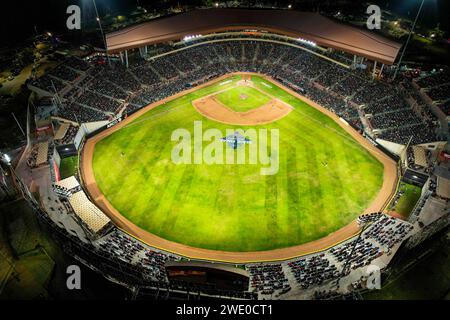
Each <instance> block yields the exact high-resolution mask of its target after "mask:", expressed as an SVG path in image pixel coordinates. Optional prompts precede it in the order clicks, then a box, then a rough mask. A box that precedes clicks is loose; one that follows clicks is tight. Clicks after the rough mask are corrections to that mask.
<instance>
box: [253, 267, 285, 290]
mask: <svg viewBox="0 0 450 320" xmlns="http://www.w3.org/2000/svg"><path fill="white" fill-rule="evenodd" d="M247 270H248V272H249V273H250V287H251V289H252V291H257V292H260V293H261V294H264V295H271V294H273V293H274V292H275V291H281V292H287V291H289V290H290V288H291V286H290V284H289V281H288V279H287V278H286V276H285V274H284V271H283V268H282V266H281V264H261V265H250V266H247Z"/></svg>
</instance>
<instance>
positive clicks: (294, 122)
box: [93, 76, 383, 251]
mask: <svg viewBox="0 0 450 320" xmlns="http://www.w3.org/2000/svg"><path fill="white" fill-rule="evenodd" d="M230 79H231V80H232V81H231V82H228V83H225V82H224V81H221V82H219V83H215V84H212V85H210V86H207V87H204V88H200V89H198V90H196V91H194V92H192V93H189V94H186V95H184V96H182V97H179V98H176V99H174V100H172V101H170V102H167V103H164V104H162V105H160V106H158V107H156V108H154V109H152V110H150V111H148V112H147V113H145V114H144V115H142V116H141V117H139V118H137V119H135V120H134V121H133V122H131V123H129V124H127V125H126V126H124V127H123V128H121V129H120V130H118V131H116V132H115V133H113V134H111V135H110V136H108V137H106V138H104V139H103V140H101V141H99V142H98V143H97V144H96V147H95V151H94V157H93V170H94V174H95V178H96V181H97V184H98V186H99V188H100V190H101V191H102V193H103V194H104V195H105V196H106V198H107V199H108V200H109V201H110V202H111V204H112V205H113V206H114V207H115V208H116V209H117V210H118V211H119V212H120V213H121V214H122V215H123V216H125V217H126V218H127V219H129V220H130V221H132V222H133V223H135V224H136V225H137V226H139V227H141V228H142V229H144V230H147V231H149V232H151V233H154V234H156V235H158V236H160V237H163V238H165V239H168V240H171V241H175V242H179V243H183V244H187V245H190V246H194V247H200V248H206V249H215V250H226V251H258V250H270V249H276V248H282V247H288V246H293V245H298V244H302V243H306V242H309V241H312V240H316V239H319V238H321V237H324V236H326V235H328V234H329V233H331V232H334V231H336V230H338V229H340V228H341V227H343V226H345V225H346V224H348V223H350V222H351V221H352V220H353V219H354V218H355V217H356V216H358V215H359V214H360V213H361V212H362V211H363V210H364V209H365V208H366V207H367V206H368V205H369V204H370V202H371V201H372V200H373V199H374V198H375V196H376V195H377V192H378V191H379V189H380V188H381V186H382V182H383V165H382V164H381V163H380V162H379V161H378V160H377V159H376V158H374V157H373V156H372V155H371V154H370V153H369V152H368V151H366V150H365V149H364V148H363V147H362V146H361V145H359V143H358V142H356V141H355V140H354V139H353V138H352V137H351V136H350V135H349V134H348V133H346V132H345V131H344V130H343V129H342V128H341V127H340V126H339V125H338V124H336V123H335V122H334V121H333V120H332V119H330V118H329V117H328V116H326V115H324V114H323V113H321V112H320V111H318V110H316V109H315V108H313V107H311V106H309V105H308V104H306V103H305V102H303V101H302V100H300V99H298V98H296V97H294V96H292V95H291V94H289V93H288V92H286V91H284V90H283V89H281V88H279V87H277V86H276V85H275V84H273V83H271V82H268V81H267V80H265V79H263V78H260V77H253V78H252V80H253V82H254V84H255V86H257V87H258V88H260V89H261V90H263V91H264V92H266V93H267V94H262V93H260V92H258V90H255V89H253V90H254V91H256V92H258V94H260V95H261V96H262V97H266V96H273V97H275V96H276V97H277V98H279V99H281V100H282V101H284V102H286V103H288V104H290V105H291V106H292V107H294V110H293V111H292V112H291V113H289V114H288V115H287V116H286V117H284V118H283V119H280V120H278V121H276V122H273V123H271V124H268V125H261V126H245V127H244V128H243V129H249V128H255V129H259V128H265V129H278V130H279V137H280V143H279V149H278V150H279V171H278V173H277V174H276V175H267V176H263V175H261V174H260V168H261V167H262V165H260V164H240V165H232V164H229V165H219V164H213V165H206V164H197V165H194V164H178V165H176V164H174V163H173V162H172V160H171V152H172V149H173V147H174V146H175V144H176V143H177V142H172V141H171V135H172V132H173V131H174V130H176V129H179V128H185V129H186V130H187V131H189V132H190V133H191V134H192V133H193V122H194V121H198V120H201V121H202V126H203V130H206V129H209V128H215V129H218V130H221V132H225V129H233V130H235V129H237V128H241V127H242V126H241V127H238V126H232V125H226V124H222V123H217V122H214V121H212V120H209V119H207V118H205V117H203V116H202V115H201V114H199V113H198V112H197V111H196V109H195V108H194V107H193V106H192V104H191V101H193V100H195V99H198V98H201V97H203V96H206V95H209V94H212V93H214V92H218V91H222V90H224V89H228V88H233V87H234V86H235V84H236V81H238V80H240V79H241V78H240V77H239V76H234V77H232V78H230ZM233 94H234V93H233ZM238 97H239V94H238ZM262 97H261V99H262ZM255 101H256V99H255ZM239 102H240V101H239ZM227 103H231V102H227ZM230 107H235V108H236V106H230ZM209 143H210V142H203V147H205V146H206V145H208V144H209ZM270 144H271V141H269V142H268V145H267V147H269V146H270ZM224 145H225V144H224Z"/></svg>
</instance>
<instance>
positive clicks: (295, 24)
mask: <svg viewBox="0 0 450 320" xmlns="http://www.w3.org/2000/svg"><path fill="white" fill-rule="evenodd" d="M243 28H244V29H247V28H259V29H263V30H266V31H269V32H274V33H279V34H284V35H287V36H291V37H295V38H303V39H306V40H310V41H314V42H316V43H317V44H318V45H321V46H325V47H330V48H335V49H339V50H342V51H345V52H349V53H352V54H356V55H358V56H363V57H366V58H368V59H370V60H375V61H378V62H382V63H385V64H389V65H391V64H393V63H394V61H395V58H396V56H397V54H398V52H399V50H400V47H401V44H399V43H397V42H394V41H391V40H388V39H386V38H384V37H382V36H379V35H377V34H375V33H373V32H370V31H368V30H363V29H359V28H356V27H351V26H347V25H344V24H341V23H338V22H335V21H333V20H331V19H329V18H326V17H324V16H321V15H319V14H317V13H311V12H299V11H294V10H260V9H201V10H193V11H189V12H186V13H182V14H178V15H174V16H169V17H162V18H158V19H154V20H151V21H149V22H145V23H142V24H138V25H134V26H130V27H127V28H124V29H122V30H118V31H114V32H111V33H108V34H107V35H106V43H107V48H108V52H110V53H116V52H120V51H124V50H127V49H133V48H139V47H143V46H144V45H149V44H155V43H161V42H165V41H172V40H179V39H182V38H183V37H185V36H188V35H195V34H208V33H212V32H221V31H228V30H242V29H243Z"/></svg>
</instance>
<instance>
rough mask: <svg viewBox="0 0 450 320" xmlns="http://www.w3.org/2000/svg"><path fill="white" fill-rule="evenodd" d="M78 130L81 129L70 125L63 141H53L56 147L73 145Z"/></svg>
mask: <svg viewBox="0 0 450 320" xmlns="http://www.w3.org/2000/svg"><path fill="white" fill-rule="evenodd" d="M78 129H79V128H78V127H77V126H74V125H72V124H70V125H69V127H68V128H67V131H66V133H65V135H64V137H62V139H57V140H53V142H54V143H55V145H65V144H70V143H72V142H73V140H74V139H75V136H76V134H77V132H78Z"/></svg>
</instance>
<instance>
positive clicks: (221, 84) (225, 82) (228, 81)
mask: <svg viewBox="0 0 450 320" xmlns="http://www.w3.org/2000/svg"><path fill="white" fill-rule="evenodd" d="M230 82H233V80H227V81H224V82H221V83H219V86H223V85H224V84H227V83H230Z"/></svg>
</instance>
